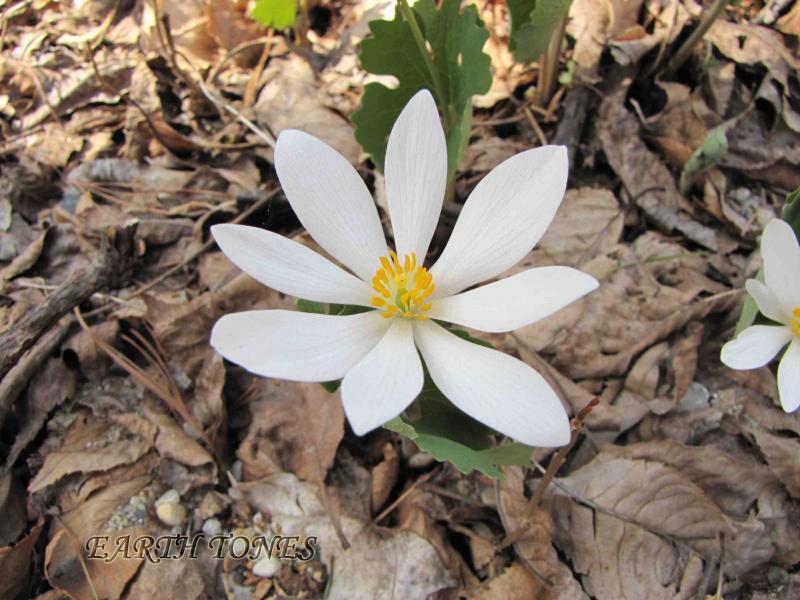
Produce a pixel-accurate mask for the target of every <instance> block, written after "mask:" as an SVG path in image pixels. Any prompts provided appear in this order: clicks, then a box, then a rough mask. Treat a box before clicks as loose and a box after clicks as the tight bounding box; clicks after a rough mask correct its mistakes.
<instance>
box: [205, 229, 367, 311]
mask: <svg viewBox="0 0 800 600" xmlns="http://www.w3.org/2000/svg"><path fill="white" fill-rule="evenodd" d="M211 233H212V235H213V236H214V239H215V240H216V242H217V244H218V245H219V247H220V248H221V249H222V251H223V252H224V253H225V256H227V257H228V258H229V259H231V262H233V264H235V265H236V266H237V267H239V268H240V269H241V270H242V271H244V272H245V273H247V274H248V275H250V277H252V278H253V279H255V280H257V281H259V282H261V283H263V284H264V285H266V286H268V287H271V288H272V289H275V290H278V291H279V292H282V293H284V294H289V295H290V296H296V297H298V298H305V299H306V300H316V301H317V302H334V303H337V304H359V305H362V306H370V297H371V294H372V292H371V289H370V287H369V286H368V285H367V284H366V283H364V282H363V281H361V280H360V279H359V278H358V277H355V276H353V275H351V274H350V273H348V272H347V271H345V270H343V269H341V268H340V267H338V266H337V265H335V264H333V263H332V262H331V261H329V260H328V259H326V258H323V257H322V256H320V255H319V254H317V253H316V252H314V251H313V250H312V249H311V248H307V247H306V246H303V245H302V244H298V243H297V242H295V241H292V240H290V239H288V238H285V237H283V236H282V235H278V234H277V233H274V232H272V231H267V230H266V229H259V228H257V227H248V226H246V225H227V224H226V225H214V227H212V228H211Z"/></svg>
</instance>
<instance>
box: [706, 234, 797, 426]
mask: <svg viewBox="0 0 800 600" xmlns="http://www.w3.org/2000/svg"><path fill="white" fill-rule="evenodd" d="M761 256H762V257H763V259H764V281H765V283H766V285H765V284H764V283H761V282H760V281H758V280H757V279H748V280H747V284H746V287H747V291H748V293H749V294H750V295H751V296H752V297H753V300H755V301H756V304H757V305H758V310H760V311H761V313H762V314H764V316H766V317H768V318H770V319H772V320H773V321H775V322H777V323H780V325H752V326H751V327H748V328H747V329H745V330H744V331H742V332H741V333H740V334H739V335H738V336H736V339H734V340H731V341H730V342H728V343H727V344H725V345H724V346H723V347H722V354H721V356H720V359H721V360H722V362H723V363H725V364H726V365H727V366H729V367H731V368H732V369H757V368H758V367H763V366H764V365H766V364H767V363H768V362H769V361H771V360H772V359H773V358H774V357H775V355H776V354H778V352H779V351H780V350H781V348H783V347H784V346H785V345H786V344H789V348H787V350H786V352H784V354H783V357H782V358H781V361H780V364H779V365H778V394H779V395H780V399H781V406H783V410H785V411H786V412H794V411H795V410H797V407H798V406H800V245H798V243H797V238H796V237H795V235H794V231H792V228H791V227H790V226H789V224H788V223H786V222H785V221H781V220H780V219H772V221H770V222H769V223H768V224H767V226H766V227H765V228H764V234H763V235H762V237H761Z"/></svg>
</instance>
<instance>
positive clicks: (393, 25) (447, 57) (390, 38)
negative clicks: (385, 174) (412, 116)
mask: <svg viewBox="0 0 800 600" xmlns="http://www.w3.org/2000/svg"><path fill="white" fill-rule="evenodd" d="M460 4H461V3H460V0H444V1H443V2H442V5H441V7H440V8H439V9H438V10H437V8H436V5H435V3H434V2H433V0H419V2H417V3H416V4H415V5H414V6H413V8H412V11H413V13H414V14H415V16H416V18H417V23H418V25H419V28H420V30H421V31H422V34H423V37H424V38H425V40H426V41H427V42H428V43H429V44H430V48H431V50H432V57H433V63H434V66H435V69H436V71H437V72H438V75H439V78H440V80H441V81H442V85H443V90H442V95H443V96H444V97H437V95H436V91H435V89H436V83H435V81H434V80H433V76H432V74H431V73H430V71H429V70H428V67H427V64H426V61H425V58H424V56H423V54H422V52H421V50H420V48H419V47H418V46H417V44H416V42H415V41H414V36H413V35H412V32H411V28H410V27H409V25H408V23H407V22H406V21H405V19H404V18H403V16H402V13H401V12H400V11H399V10H398V11H397V14H396V16H395V18H394V20H393V21H383V20H378V21H371V22H370V23H369V28H370V31H371V32H372V37H371V38H368V39H365V40H364V41H363V42H362V43H361V52H360V54H359V58H360V60H361V66H362V67H363V68H364V69H365V70H366V71H368V72H370V73H374V74H376V75H393V76H394V77H396V78H397V81H398V85H397V87H395V88H389V87H387V86H385V85H383V84H381V83H376V82H373V83H369V84H367V86H366V88H365V89H364V95H363V97H362V99H361V107H360V108H359V109H358V110H357V111H356V112H355V113H353V115H352V120H353V123H355V126H356V139H357V140H358V142H359V143H360V144H361V146H362V147H363V148H364V150H365V151H367V152H369V153H370V154H371V155H372V158H373V160H374V161H375V163H376V164H377V165H378V167H379V168H380V169H381V170H382V169H383V163H384V157H385V154H386V143H387V141H388V137H389V132H390V131H391V129H392V125H393V124H394V122H395V121H396V120H397V117H398V116H399V115H400V111H401V110H402V109H403V107H404V106H405V105H406V103H407V102H408V101H409V100H410V99H411V97H412V96H413V95H414V94H415V93H417V92H418V91H420V90H422V89H428V90H430V91H431V92H432V93H433V94H434V97H435V99H436V103H437V105H438V106H439V109H440V110H441V111H442V114H443V115H444V123H445V126H444V129H445V135H446V136H447V150H448V152H447V153H448V169H449V172H450V173H451V174H452V173H454V172H455V168H456V166H457V165H458V159H459V157H460V156H461V152H463V149H464V147H465V146H466V143H467V139H468V135H469V125H470V124H471V122H472V104H471V98H472V96H473V95H474V94H483V93H485V92H487V91H488V90H489V88H490V87H491V85H492V74H491V71H490V70H489V62H490V59H489V56H488V55H487V54H485V53H484V52H483V50H482V48H483V45H484V44H485V43H486V40H487V39H488V37H489V33H488V31H486V28H485V27H483V24H482V22H481V21H480V19H479V18H478V11H477V9H476V8H475V6H472V5H470V6H467V7H466V8H465V9H464V10H463V11H461V10H460ZM465 132H466V133H465Z"/></svg>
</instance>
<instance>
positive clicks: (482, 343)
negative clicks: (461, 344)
mask: <svg viewBox="0 0 800 600" xmlns="http://www.w3.org/2000/svg"><path fill="white" fill-rule="evenodd" d="M450 333H454V334H456V335H457V336H458V337H460V338H461V339H463V340H467V341H468V342H472V343H473V344H478V346H485V347H487V348H491V349H492V350H494V344H492V343H491V342H487V341H486V340H482V339H481V338H476V337H474V336H471V335H470V334H468V333H467V332H466V331H464V330H463V329H458V328H457V327H451V328H450Z"/></svg>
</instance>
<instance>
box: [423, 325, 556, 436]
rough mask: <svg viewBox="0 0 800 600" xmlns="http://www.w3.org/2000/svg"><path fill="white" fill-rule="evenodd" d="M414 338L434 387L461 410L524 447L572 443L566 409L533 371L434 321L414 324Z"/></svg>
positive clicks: (517, 361) (521, 363)
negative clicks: (524, 445) (465, 338)
mask: <svg viewBox="0 0 800 600" xmlns="http://www.w3.org/2000/svg"><path fill="white" fill-rule="evenodd" d="M414 338H415V339H416V341H417V345H418V346H419V349H420V351H421V352H422V357H423V358H424V359H425V365H426V366H427V367H428V371H429V372H430V374H431V378H432V379H433V381H434V383H436V385H437V386H438V387H439V389H440V390H441V391H442V393H444V395H445V396H446V397H447V398H448V399H449V400H450V401H451V402H452V403H453V404H455V405H456V406H457V407H458V408H459V409H461V410H462V411H464V412H465V413H467V414H468V415H470V416H471V417H473V418H474V419H477V420H478V421H480V422H482V423H485V424H486V425H488V426H489V427H492V428H493V429H495V430H497V431H499V432H500V433H504V434H505V435H507V436H509V437H511V438H513V439H515V440H517V441H519V442H522V443H523V444H529V445H531V446H562V445H564V444H566V443H567V442H569V438H570V427H569V420H568V419H567V413H566V412H565V411H564V407H563V406H562V405H561V402H560V400H559V399H558V396H556V394H555V392H554V391H553V390H552V389H551V388H550V386H549V385H548V384H547V382H546V381H545V380H544V378H543V377H542V376H541V375H539V373H537V372H536V371H534V370H533V369H532V368H531V367H529V366H528V365H526V364H525V363H523V362H522V361H520V360H517V359H516V358H513V357H511V356H508V355H507V354H503V353H502V352H498V351H497V350H492V349H491V348H486V347H484V346H479V345H477V344H473V343H472V342H468V341H466V340H463V339H461V338H460V337H458V336H456V335H454V334H452V333H450V332H449V331H447V330H445V329H444V328H443V327H441V326H439V325H437V324H436V323H434V322H433V321H424V322H417V323H415V324H414Z"/></svg>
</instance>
